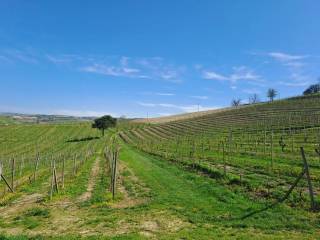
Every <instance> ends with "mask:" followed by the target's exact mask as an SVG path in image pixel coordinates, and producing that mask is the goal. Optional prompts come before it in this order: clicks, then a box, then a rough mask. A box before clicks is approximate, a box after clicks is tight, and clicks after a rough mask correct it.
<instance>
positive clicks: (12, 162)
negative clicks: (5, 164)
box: [11, 158, 16, 192]
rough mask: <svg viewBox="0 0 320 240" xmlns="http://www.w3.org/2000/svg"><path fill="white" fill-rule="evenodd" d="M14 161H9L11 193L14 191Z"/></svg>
mask: <svg viewBox="0 0 320 240" xmlns="http://www.w3.org/2000/svg"><path fill="white" fill-rule="evenodd" d="M15 166H16V164H15V159H14V158H12V160H11V189H12V192H13V191H14V176H15Z"/></svg>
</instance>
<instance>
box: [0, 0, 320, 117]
mask: <svg viewBox="0 0 320 240" xmlns="http://www.w3.org/2000/svg"><path fill="white" fill-rule="evenodd" d="M319 12H320V2H319V1H317V0H300V1H298V0H282V1H279V0H268V1H256V0H243V1H233V0H224V1H214V0H207V1H206V0H201V1H196V0H194V1H192V0H161V1H153V0H152V1H150V0H136V1H133V0H130V1H129V0H127V1H121V0H114V1H111V0H110V1H73V0H69V1H62V0H61V1H17V0H8V1H6V0H2V1H0V72H1V75H0V82H1V94H0V112H24V113H45V114H67V115H78V116H79V115H82V116H89V115H102V114H113V115H116V116H120V115H126V116H128V117H146V116H147V115H149V116H165V115H169V114H175V113H183V112H190V111H197V110H198V108H199V109H200V110H206V109H211V108H219V107H224V106H229V105H230V102H231V100H232V99H233V98H240V99H242V100H243V102H246V101H248V100H247V99H248V97H249V96H250V95H252V94H254V93H257V94H258V95H259V97H260V99H261V100H265V95H266V94H265V93H266V91H267V89H268V88H269V87H273V88H275V89H277V90H278V91H279V93H280V97H287V96H294V95H297V94H300V93H301V92H302V91H303V90H304V89H305V88H306V87H307V86H308V85H309V84H311V83H314V82H317V78H318V77H319V76H320V47H319V41H320V27H319Z"/></svg>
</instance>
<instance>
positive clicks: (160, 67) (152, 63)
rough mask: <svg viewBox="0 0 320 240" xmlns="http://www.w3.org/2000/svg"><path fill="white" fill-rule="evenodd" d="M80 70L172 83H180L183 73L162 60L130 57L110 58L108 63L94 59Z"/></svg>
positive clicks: (179, 68) (178, 68) (182, 70)
mask: <svg viewBox="0 0 320 240" xmlns="http://www.w3.org/2000/svg"><path fill="white" fill-rule="evenodd" d="M115 59H116V61H115ZM110 62H111V63H110ZM80 69H81V70H82V71H84V72H89V73H97V74H103V75H108V76H113V77H129V78H145V79H154V80H163V81H168V82H174V83H180V82H182V80H181V78H182V73H183V72H184V69H183V68H182V67H177V66H174V65H172V64H167V63H165V61H164V60H163V59H162V58H130V57H120V58H117V57H111V60H110V59H109V62H108V63H106V62H105V61H104V60H103V59H102V58H99V57H96V59H94V60H93V61H91V63H90V64H88V63H86V66H84V67H81V68H80Z"/></svg>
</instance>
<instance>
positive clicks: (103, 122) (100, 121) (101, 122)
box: [92, 115, 117, 136]
mask: <svg viewBox="0 0 320 240" xmlns="http://www.w3.org/2000/svg"><path fill="white" fill-rule="evenodd" d="M116 124H117V119H116V118H113V117H111V116H110V115H106V116H103V117H100V118H97V119H95V120H94V123H93V124H92V128H97V129H99V130H101V131H102V136H104V132H105V130H106V129H108V128H112V127H115V126H116Z"/></svg>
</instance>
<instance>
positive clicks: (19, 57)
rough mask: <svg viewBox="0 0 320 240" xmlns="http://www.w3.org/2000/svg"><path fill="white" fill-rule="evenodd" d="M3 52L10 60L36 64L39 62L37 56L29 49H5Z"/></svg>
mask: <svg viewBox="0 0 320 240" xmlns="http://www.w3.org/2000/svg"><path fill="white" fill-rule="evenodd" d="M4 53H5V55H6V56H5V57H6V58H7V60H10V61H11V62H15V61H21V62H24V63H28V64H36V63H38V62H39V60H38V58H37V57H36V56H35V55H34V54H33V53H32V52H30V51H21V50H17V49H6V50H5V51H4Z"/></svg>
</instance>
